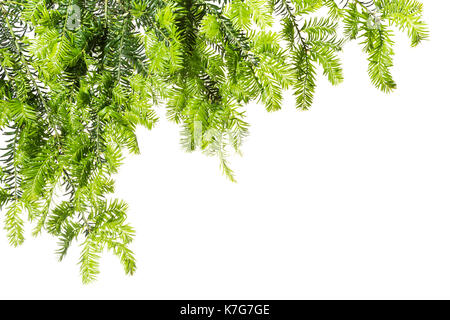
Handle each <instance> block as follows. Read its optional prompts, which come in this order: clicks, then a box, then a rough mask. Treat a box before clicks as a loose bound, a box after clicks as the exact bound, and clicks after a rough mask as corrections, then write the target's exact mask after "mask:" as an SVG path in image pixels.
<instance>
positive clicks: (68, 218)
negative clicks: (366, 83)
mask: <svg viewBox="0 0 450 320" xmlns="http://www.w3.org/2000/svg"><path fill="white" fill-rule="evenodd" d="M422 10H423V8H422V4H421V3H419V2H417V1H415V0H392V1H389V0H376V1H375V2H372V1H358V0H347V1H345V0H344V1H340V0H336V1H335V0H209V1H208V0H131V1H129V0H103V1H98V0H0V130H1V132H2V133H3V135H4V140H5V143H4V145H3V146H2V149H1V155H0V157H1V158H0V164H1V167H0V209H1V210H2V211H1V212H2V213H4V218H5V219H4V220H5V229H6V232H7V237H8V239H9V242H10V244H11V245H13V246H18V245H20V244H22V243H23V241H24V232H23V230H24V219H25V218H28V220H29V221H31V222H32V223H33V226H34V232H33V234H34V235H38V234H40V233H41V232H42V231H45V232H48V233H49V234H51V235H53V236H55V237H57V238H58V249H57V255H58V256H59V258H60V259H63V258H64V256H65V255H66V254H67V251H68V249H69V247H70V246H71V244H72V243H74V242H77V241H80V242H81V245H82V251H81V257H80V260H79V265H80V270H81V275H82V280H83V282H84V283H88V282H90V281H92V280H94V279H95V278H96V275H97V274H98V272H99V271H98V267H99V266H98V260H99V256H100V254H101V252H102V251H103V250H105V249H108V250H111V252H113V253H114V254H115V255H117V256H118V257H119V259H120V262H121V263H122V265H123V267H124V269H125V272H126V273H127V274H133V273H134V272H135V270H136V262H135V258H134V255H133V253H132V251H131V250H130V249H129V244H130V243H131V241H132V240H133V235H134V231H133V229H132V227H131V226H129V225H128V224H127V222H126V210H127V205H126V204H125V203H124V202H123V201H120V200H117V199H112V198H111V196H110V195H111V193H113V191H114V181H113V179H112V178H111V175H112V174H114V173H116V172H117V170H118V168H119V166H120V164H121V163H122V161H123V158H124V153H125V152H130V153H138V152H139V146H138V142H137V139H136V134H135V132H136V127H137V126H138V125H141V126H144V127H146V128H148V129H151V128H152V127H153V126H154V125H155V123H156V122H157V120H158V119H157V116H156V114H155V112H154V107H155V106H156V105H164V106H165V107H166V109H167V117H168V119H170V120H171V121H174V122H176V123H178V124H179V125H180V126H181V127H182V132H183V134H182V142H183V145H184V147H185V148H186V149H187V150H188V151H193V150H195V149H200V150H203V151H205V152H206V153H207V154H211V155H216V156H217V157H218V158H219V159H220V163H221V167H222V169H223V171H224V173H225V174H226V175H227V176H229V177H230V178H231V179H234V178H233V172H232V170H231V169H230V168H229V166H228V164H227V161H226V158H227V153H228V152H229V151H230V150H235V151H239V148H240V146H241V144H242V141H243V139H244V138H245V136H246V135H247V134H248V124H247V123H246V121H245V112H244V110H243V108H244V107H245V105H246V104H247V103H248V102H250V101H257V102H261V103H262V104H264V106H265V108H266V109H267V110H268V111H276V110H279V109H281V107H282V94H283V92H284V91H285V90H287V89H289V88H292V89H293V93H294V95H295V97H296V105H297V108H298V109H300V110H307V109H309V108H310V107H311V105H312V103H313V97H314V91H315V88H316V78H317V77H318V73H319V71H320V72H322V73H323V75H324V76H325V77H326V78H327V79H328V80H329V81H330V82H331V83H332V84H333V85H337V84H339V83H340V82H342V80H343V73H342V69H341V63H340V60H339V56H338V54H339V52H340V51H341V49H342V47H343V45H344V44H345V42H347V41H351V40H357V41H358V42H359V43H360V44H361V46H362V50H363V52H364V53H365V54H366V55H367V58H368V74H369V77H370V79H371V80H372V83H373V84H374V85H375V86H376V87H377V88H379V89H380V90H382V91H384V92H391V91H392V90H393V89H395V88H396V84H395V81H394V79H393V77H392V75H391V72H390V69H391V67H392V62H393V59H392V57H393V54H394V51H393V45H394V42H393V39H392V38H393V27H397V28H398V29H400V30H401V31H405V32H406V33H407V35H408V36H409V38H410V40H411V45H412V46H416V45H418V44H419V43H420V42H421V41H422V40H424V39H426V38H427V37H428V31H427V27H426V25H425V23H424V22H423V21H422ZM277 27H280V28H277ZM278 29H279V30H278ZM341 31H342V32H341ZM206 133H207V134H206ZM198 135H201V136H202V139H200V140H199V139H195V137H197V136H198ZM193 137H194V138H193Z"/></svg>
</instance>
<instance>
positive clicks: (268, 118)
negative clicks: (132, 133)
mask: <svg viewBox="0 0 450 320" xmlns="http://www.w3.org/2000/svg"><path fill="white" fill-rule="evenodd" d="M423 2H424V4H425V20H426V21H427V22H428V23H429V25H430V29H431V41H428V42H426V43H425V44H424V45H422V46H420V47H418V48H414V49H411V48H409V42H408V40H407V38H406V36H405V35H400V36H398V37H396V40H397V46H396V57H395V68H394V70H393V73H394V76H395V79H396V81H397V83H398V86H399V88H398V90H397V91H396V92H395V93H393V94H391V95H385V94H383V93H381V92H379V91H377V90H376V89H374V88H373V87H372V86H371V85H370V81H369V78H368V76H367V73H366V69H367V63H366V61H365V57H364V55H363V54H362V53H361V51H360V48H359V47H358V46H357V45H356V43H354V44H350V45H347V47H346V48H345V50H344V54H343V62H344V72H345V82H344V84H343V85H340V86H338V87H332V86H331V85H329V84H328V83H327V82H326V79H325V78H323V77H320V82H319V88H318V92H317V94H316V99H315V104H314V106H313V109H312V110H311V111H309V112H298V111H296V110H295V106H294V103H293V99H292V97H290V96H289V95H288V96H287V98H286V100H285V103H284V109H283V110H282V111H280V112H278V113H272V114H268V113H266V112H265V110H264V107H263V106H260V105H249V106H248V108H247V109H248V121H249V122H250V123H251V134H250V137H249V139H248V140H247V142H246V144H245V146H244V149H243V151H244V156H243V157H242V158H240V157H236V158H233V159H231V160H232V163H231V164H232V167H233V168H234V169H235V170H236V173H237V178H238V183H237V184H233V183H230V182H228V181H227V179H226V178H225V177H224V176H222V175H221V172H220V169H219V166H218V161H217V160H216V159H215V158H208V157H206V156H204V155H202V154H186V153H183V151H181V148H180V146H179V130H178V128H177V127H176V126H175V125H173V124H170V123H168V122H167V121H166V120H165V119H162V120H161V122H160V123H159V125H158V127H157V128H156V129H154V130H153V131H152V132H145V131H144V130H141V131H140V134H139V137H140V143H141V147H142V155H140V156H134V157H132V158H128V159H127V161H126V164H125V165H124V166H123V167H122V170H121V173H120V175H119V176H118V182H117V195H118V196H119V197H121V198H122V199H124V200H126V201H127V202H128V203H129V205H130V210H129V221H130V222H131V223H132V225H133V226H135V228H136V230H137V236H136V240H135V243H134V244H133V249H134V251H135V253H136V257H137V259H138V272H137V274H136V275H135V276H134V277H127V276H124V274H123V271H122V269H121V265H120V263H119V262H118V260H117V259H116V258H115V257H112V256H111V255H109V254H105V255H104V257H103V258H102V261H101V274H100V276H99V279H98V281H97V282H96V283H94V284H93V285H89V286H83V285H81V279H80V277H79V272H78V266H77V265H76V263H77V260H78V253H79V250H78V248H77V247H75V248H73V249H72V250H71V251H70V252H69V256H68V258H67V259H66V260H65V261H63V262H62V263H59V262H57V261H56V256H55V255H54V254H53V252H54V250H55V249H56V241H55V239H51V238H48V237H46V236H42V237H40V238H38V239H32V238H31V235H29V234H28V237H27V242H26V243H25V244H24V245H23V246H22V247H21V248H19V249H13V248H10V247H9V246H8V244H7V240H6V235H5V232H4V231H1V232H0V298H3V299H5V298H44V299H45V298H75V299H77V298H87V299H90V298H101V299H107V298H124V299H127V298H130V299H136V298H137V299H141V298H142V299H197V298H198V299H219V298H222V299H317V298H322V299H332V298H339V299H350V298H357V299H368V298H375V299H379V298H384V299H391V298H403V299H408V298H447V299H449V298H450V149H449V146H450V125H449V120H450V105H449V100H448V94H449V90H450V88H449V84H450V83H449V81H448V76H449V74H450V68H449V65H448V60H449V58H448V55H449V51H448V50H447V49H448V45H447V44H448V42H449V37H448V17H447V16H446V15H447V13H448V12H450V3H449V2H448V1H435V0H434V1H430V0H424V1H423Z"/></svg>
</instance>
